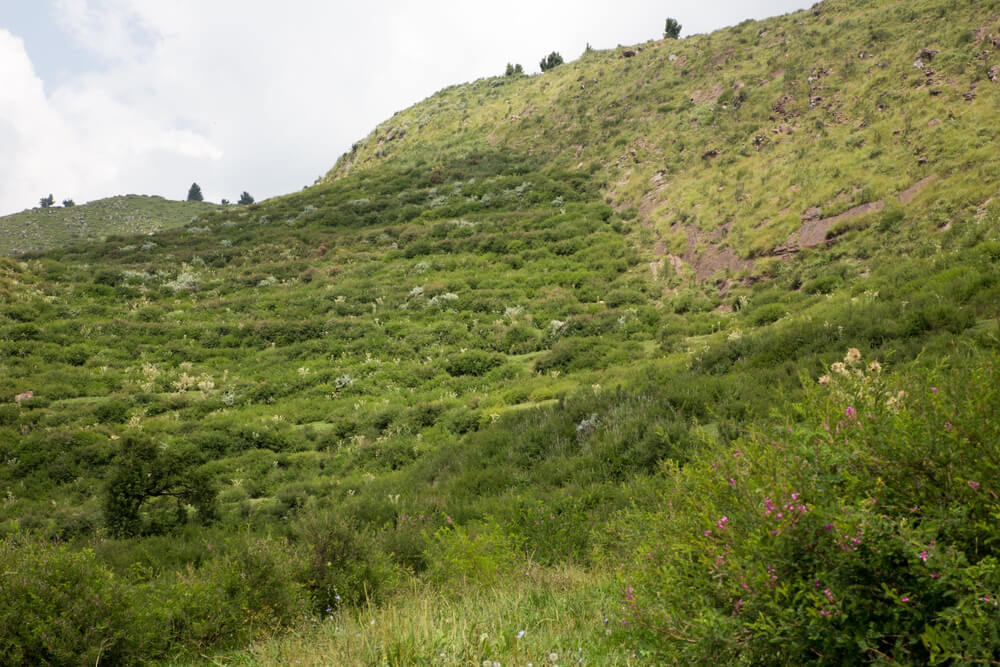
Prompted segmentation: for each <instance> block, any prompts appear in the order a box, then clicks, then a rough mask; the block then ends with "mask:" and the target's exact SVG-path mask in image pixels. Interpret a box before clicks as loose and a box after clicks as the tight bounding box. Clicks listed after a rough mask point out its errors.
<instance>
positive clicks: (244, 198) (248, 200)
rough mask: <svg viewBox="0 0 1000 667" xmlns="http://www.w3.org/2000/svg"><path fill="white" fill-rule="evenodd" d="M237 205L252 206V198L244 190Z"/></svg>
mask: <svg viewBox="0 0 1000 667" xmlns="http://www.w3.org/2000/svg"><path fill="white" fill-rule="evenodd" d="M237 203H239V204H240V205H241V206H246V205H247V204H252V203H253V197H251V196H250V193H249V192H247V191H246V190H244V191H243V194H241V195H240V200H239V202H237Z"/></svg>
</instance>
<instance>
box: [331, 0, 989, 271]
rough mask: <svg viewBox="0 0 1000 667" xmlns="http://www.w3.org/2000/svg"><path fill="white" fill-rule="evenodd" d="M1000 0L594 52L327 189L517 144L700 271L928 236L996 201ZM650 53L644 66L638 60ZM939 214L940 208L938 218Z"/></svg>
mask: <svg viewBox="0 0 1000 667" xmlns="http://www.w3.org/2000/svg"><path fill="white" fill-rule="evenodd" d="M998 14H1000V7H998V6H997V3H995V2H939V1H937V0H921V1H918V2H907V3H887V2H864V3H858V2H848V1H843V2H823V3H820V4H818V5H817V6H816V7H815V8H814V9H813V10H812V11H804V12H798V13H795V14H790V15H787V16H784V17H780V18H777V19H769V20H768V21H766V22H755V21H746V22H744V23H741V24H740V25H738V26H735V27H732V28H728V29H724V30H721V31H719V32H716V33H712V34H710V35H695V36H693V37H690V38H688V39H684V40H681V41H677V40H663V41H655V42H647V43H645V44H641V45H638V46H637V47H629V48H627V49H626V48H624V47H623V48H619V49H617V50H614V51H591V52H587V53H585V54H583V56H582V57H581V58H580V60H578V61H576V62H573V63H570V64H568V65H564V66H561V67H557V68H555V69H553V70H550V71H549V72H547V73H545V74H543V75H541V76H534V77H497V78H493V79H484V80H480V81H476V82H474V83H470V84H465V85H461V86H455V87H452V88H448V89H446V90H443V91H441V92H440V93H438V94H436V95H433V96H432V97H430V98H428V99H427V100H425V101H424V102H422V103H420V104H417V105H415V106H414V107H412V108H410V109H407V110H405V111H403V112H400V113H398V114H396V115H395V116H393V117H392V118H391V119H390V120H388V121H386V122H385V123H383V124H381V125H380V126H379V127H378V128H376V130H375V131H374V132H373V133H372V134H370V135H369V136H368V137H367V138H365V139H364V140H363V141H361V142H359V143H358V144H356V145H355V146H354V148H353V150H352V151H351V152H350V153H349V154H347V155H345V156H343V157H342V158H341V159H340V160H339V161H338V163H337V165H336V167H334V168H333V169H332V170H331V171H330V173H329V174H328V175H327V177H326V179H327V180H330V179H334V178H339V177H341V176H342V175H344V174H347V173H351V172H352V171H356V170H364V169H370V168H372V167H373V165H377V164H379V163H381V162H385V161H395V162H399V161H404V162H406V163H408V164H415V165H422V166H424V167H425V168H428V169H440V170H443V171H444V172H445V173H447V171H448V169H449V163H450V161H451V160H452V159H453V157H454V156H456V155H461V154H463V153H466V152H468V151H476V150H486V149H487V148H488V147H494V148H508V149H511V150H515V151H518V152H522V153H527V154H530V155H532V156H535V157H537V158H538V159H541V160H543V161H545V162H547V163H550V164H553V165H557V166H558V167H560V168H563V169H567V170H575V171H580V172H583V173H591V174H595V173H596V175H597V176H598V177H599V178H600V179H601V181H602V182H603V186H604V189H605V191H606V194H607V196H608V197H609V198H610V199H611V201H612V203H614V204H615V206H616V207H618V208H620V209H622V210H623V211H630V212H631V211H633V210H634V211H636V212H637V213H638V219H639V220H640V221H641V222H643V223H644V224H645V225H647V226H648V227H649V228H650V229H651V230H652V231H653V232H654V235H655V237H656V238H657V239H660V240H661V244H660V245H658V246H655V247H652V248H650V249H649V251H650V254H651V255H653V257H651V259H654V258H656V257H657V256H662V255H663V254H665V253H669V254H671V255H672V256H674V257H675V258H676V259H674V260H672V261H673V262H674V263H675V264H678V265H680V264H683V265H687V266H690V267H693V268H694V270H695V272H696V273H697V275H698V277H699V278H702V279H704V278H707V277H711V276H712V275H713V274H714V272H715V271H716V270H723V271H725V270H729V271H730V272H731V273H736V274H745V273H746V272H747V271H752V270H753V269H752V268H751V267H753V266H757V267H761V266H766V265H767V262H766V261H758V262H757V263H756V264H754V263H752V262H749V261H745V260H748V259H753V258H766V257H769V256H784V255H786V254H787V253H788V252H791V251H795V250H796V249H797V248H799V247H804V246H815V245H817V244H819V243H822V242H823V241H824V239H825V238H832V237H836V236H840V235H842V234H845V233H847V232H849V231H851V230H853V229H857V228H863V227H866V226H867V225H869V224H870V223H871V222H872V220H873V219H874V218H875V217H876V216H874V215H873V214H874V213H875V212H877V211H879V210H880V209H881V208H882V206H884V205H888V206H889V207H890V208H898V207H899V206H900V205H901V206H902V207H903V208H905V209H906V210H907V211H912V214H913V215H912V217H913V218H919V219H920V220H922V221H923V222H922V223H921V224H919V225H917V226H911V228H912V229H913V231H914V233H916V234H929V233H931V232H933V231H934V229H935V228H936V227H940V226H943V225H945V224H947V222H948V221H949V216H953V215H959V216H968V215H971V214H973V213H974V212H975V211H976V210H977V209H978V207H980V206H981V205H982V204H983V203H984V202H986V201H987V200H989V199H990V198H991V197H992V196H993V195H994V194H995V193H996V183H997V180H998V172H997V169H998V167H997V161H996V160H995V159H993V149H994V147H993V146H992V139H993V137H994V135H995V126H994V122H995V112H996V109H997V107H998V105H1000V70H997V69H996V68H997V66H998V64H1000V50H998V49H997V47H996V44H995V41H996V34H997V31H998V30H1000V28H998V26H997V23H998V21H1000V17H998ZM629 54H633V55H632V56H631V57H626V56H628V55H629ZM931 206H936V207H937V210H936V211H934V215H928V214H929V213H930V212H931V211H930V208H931Z"/></svg>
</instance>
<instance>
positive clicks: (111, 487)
mask: <svg viewBox="0 0 1000 667" xmlns="http://www.w3.org/2000/svg"><path fill="white" fill-rule="evenodd" d="M216 494H217V490H216V488H215V484H214V481H213V480H212V478H211V477H210V476H209V475H208V474H207V473H206V472H205V471H202V470H199V469H198V467H197V459H196V458H195V454H194V452H193V451H192V450H190V449H182V448H179V447H161V446H159V445H157V444H156V443H154V442H153V441H152V440H151V439H148V438H145V437H143V436H138V435H127V436H125V437H124V438H122V440H121V443H120V445H119V452H118V455H117V457H116V458H115V463H114V466H113V467H112V468H111V470H110V472H109V473H108V477H107V480H106V482H105V490H104V520H105V523H106V525H107V528H108V532H109V533H111V534H112V535H115V536H119V537H133V536H136V535H140V534H144V533H150V532H152V533H156V532H162V531H163V530H166V529H169V528H171V527H173V526H176V525H178V524H183V523H185V522H186V521H187V520H188V514H187V510H186V509H185V505H191V506H193V507H194V508H195V510H196V511H197V517H198V519H199V520H200V521H202V522H204V521H208V520H211V519H212V518H214V517H215V514H216ZM164 501H166V502H164ZM144 505H145V506H146V510H145V512H144V511H143V507H144ZM150 505H155V507H150Z"/></svg>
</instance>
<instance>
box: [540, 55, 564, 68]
mask: <svg viewBox="0 0 1000 667" xmlns="http://www.w3.org/2000/svg"><path fill="white" fill-rule="evenodd" d="M563 62H564V61H563V57H562V56H561V55H559V53H557V52H556V51H553V52H552V53H550V54H549V55H547V56H546V57H544V58H542V62H540V63H538V66H539V67H540V68H541V69H542V71H543V72H547V71H548V70H550V69H552V68H553V67H558V66H559V65H562V64H563Z"/></svg>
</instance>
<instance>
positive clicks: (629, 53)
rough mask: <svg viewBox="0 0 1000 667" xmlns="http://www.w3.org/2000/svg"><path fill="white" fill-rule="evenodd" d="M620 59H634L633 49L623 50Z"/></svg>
mask: <svg viewBox="0 0 1000 667" xmlns="http://www.w3.org/2000/svg"><path fill="white" fill-rule="evenodd" d="M620 57H621V58H633V57H635V49H625V50H624V51H622V54H621V56H620Z"/></svg>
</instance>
